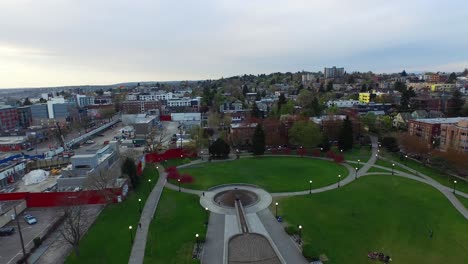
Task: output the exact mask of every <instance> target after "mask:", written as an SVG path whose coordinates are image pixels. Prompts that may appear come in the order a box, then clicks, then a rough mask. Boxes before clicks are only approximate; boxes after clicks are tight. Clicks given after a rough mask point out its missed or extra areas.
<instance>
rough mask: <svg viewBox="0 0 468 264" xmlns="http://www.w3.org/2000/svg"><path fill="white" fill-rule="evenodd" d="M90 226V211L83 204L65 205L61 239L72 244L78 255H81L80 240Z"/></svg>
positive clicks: (60, 232)
mask: <svg viewBox="0 0 468 264" xmlns="http://www.w3.org/2000/svg"><path fill="white" fill-rule="evenodd" d="M87 226H88V213H87V211H86V208H85V207H84V206H83V205H71V206H65V207H63V223H62V225H61V226H60V228H59V230H58V231H59V234H60V239H59V241H61V242H65V243H67V244H69V245H70V246H72V248H73V251H74V252H75V255H76V256H79V255H80V240H81V238H82V237H83V235H84V234H85V232H86V227H87Z"/></svg>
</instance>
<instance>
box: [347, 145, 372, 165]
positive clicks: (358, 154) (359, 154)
mask: <svg viewBox="0 0 468 264" xmlns="http://www.w3.org/2000/svg"><path fill="white" fill-rule="evenodd" d="M344 153H345V154H344V156H345V159H346V160H352V161H357V160H358V159H359V160H361V164H362V163H366V162H367V161H368V160H369V159H370V156H371V154H372V150H371V149H369V147H361V148H353V149H352V150H348V151H345V152H344Z"/></svg>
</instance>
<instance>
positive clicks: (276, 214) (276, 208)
mask: <svg viewBox="0 0 468 264" xmlns="http://www.w3.org/2000/svg"><path fill="white" fill-rule="evenodd" d="M275 216H276V219H278V202H276V203H275Z"/></svg>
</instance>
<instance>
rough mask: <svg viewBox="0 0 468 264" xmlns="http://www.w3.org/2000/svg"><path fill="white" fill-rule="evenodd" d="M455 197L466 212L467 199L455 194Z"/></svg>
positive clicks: (467, 206)
mask: <svg viewBox="0 0 468 264" xmlns="http://www.w3.org/2000/svg"><path fill="white" fill-rule="evenodd" d="M455 196H457V198H458V200H459V201H460V203H462V204H463V205H464V206H465V208H466V209H467V210H468V198H465V197H463V196H460V195H458V194H455Z"/></svg>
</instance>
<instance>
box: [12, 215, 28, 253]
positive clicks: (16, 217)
mask: <svg viewBox="0 0 468 264" xmlns="http://www.w3.org/2000/svg"><path fill="white" fill-rule="evenodd" d="M13 209H14V210H15V220H16V224H17V225H18V233H19V237H20V242H21V249H22V250H23V257H26V249H25V248H24V240H23V233H21V226H20V223H19V218H18V215H17V214H16V206H13ZM12 217H13V216H12Z"/></svg>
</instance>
